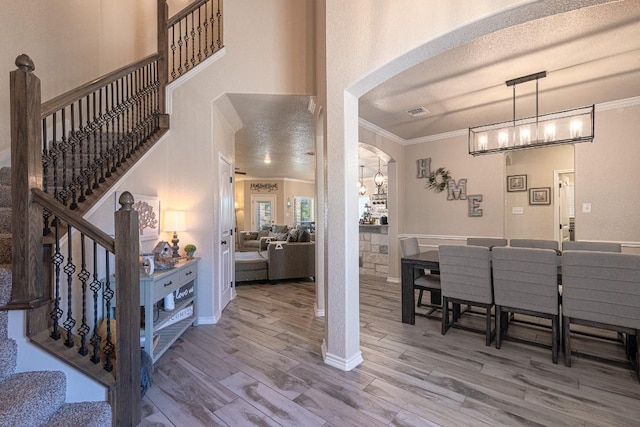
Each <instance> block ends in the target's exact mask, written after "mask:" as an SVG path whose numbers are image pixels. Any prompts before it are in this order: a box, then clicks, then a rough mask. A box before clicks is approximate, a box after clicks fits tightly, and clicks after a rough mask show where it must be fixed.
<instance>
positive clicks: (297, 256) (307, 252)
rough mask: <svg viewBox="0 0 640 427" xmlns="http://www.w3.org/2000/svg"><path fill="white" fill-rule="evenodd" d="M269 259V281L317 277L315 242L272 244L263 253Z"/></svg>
mask: <svg viewBox="0 0 640 427" xmlns="http://www.w3.org/2000/svg"><path fill="white" fill-rule="evenodd" d="M265 254H266V256H265V258H266V259H267V264H268V265H267V275H268V278H269V280H282V279H297V278H302V277H312V278H314V279H315V276H316V244H315V242H270V243H269V244H268V245H267V250H266V251H263V252H261V255H263V256H264V255H265Z"/></svg>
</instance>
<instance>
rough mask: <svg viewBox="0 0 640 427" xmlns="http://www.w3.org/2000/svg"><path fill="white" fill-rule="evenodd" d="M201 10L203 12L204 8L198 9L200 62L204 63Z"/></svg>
mask: <svg viewBox="0 0 640 427" xmlns="http://www.w3.org/2000/svg"><path fill="white" fill-rule="evenodd" d="M205 4H206V3H205ZM201 10H202V7H199V8H198V62H201V61H202V18H201V16H200V11H201Z"/></svg>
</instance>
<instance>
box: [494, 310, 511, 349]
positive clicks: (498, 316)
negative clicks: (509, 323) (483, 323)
mask: <svg viewBox="0 0 640 427" xmlns="http://www.w3.org/2000/svg"><path fill="white" fill-rule="evenodd" d="M507 316H508V314H507ZM501 344H502V309H501V308H500V306H499V305H496V348H497V349H498V350H500V345H501Z"/></svg>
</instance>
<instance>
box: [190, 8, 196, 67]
mask: <svg viewBox="0 0 640 427" xmlns="http://www.w3.org/2000/svg"><path fill="white" fill-rule="evenodd" d="M195 15H196V14H195V12H191V66H192V67H193V66H195V65H196V28H195V27H196V26H195V21H194V19H195Z"/></svg>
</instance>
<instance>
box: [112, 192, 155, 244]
mask: <svg viewBox="0 0 640 427" xmlns="http://www.w3.org/2000/svg"><path fill="white" fill-rule="evenodd" d="M121 194H122V193H121V192H117V193H116V210H118V209H120V203H119V202H118V200H119V199H120V195H121ZM133 200H134V202H133V209H134V210H136V211H138V222H139V230H140V241H144V240H155V239H157V238H158V237H159V236H160V198H158V197H153V196H144V195H141V194H133Z"/></svg>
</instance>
